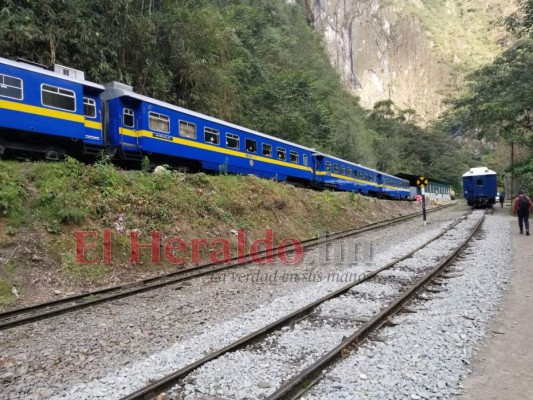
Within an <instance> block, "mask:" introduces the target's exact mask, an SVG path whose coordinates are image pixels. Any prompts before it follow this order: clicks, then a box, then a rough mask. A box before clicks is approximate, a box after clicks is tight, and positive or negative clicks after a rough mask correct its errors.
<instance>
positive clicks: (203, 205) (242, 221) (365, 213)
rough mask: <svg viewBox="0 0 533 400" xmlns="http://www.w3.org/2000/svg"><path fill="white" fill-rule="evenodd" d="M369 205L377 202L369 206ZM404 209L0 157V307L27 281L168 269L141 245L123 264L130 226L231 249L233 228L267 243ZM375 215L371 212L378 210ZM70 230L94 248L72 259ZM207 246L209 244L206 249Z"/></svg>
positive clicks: (333, 196) (238, 179)
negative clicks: (221, 242)
mask: <svg viewBox="0 0 533 400" xmlns="http://www.w3.org/2000/svg"><path fill="white" fill-rule="evenodd" d="M376 204H379V206H378V207H379V208H378V207H376ZM380 208H381V209H383V208H385V209H387V210H388V211H389V212H390V213H391V215H392V214H394V215H398V214H399V213H401V212H406V211H407V208H406V205H405V203H403V204H400V203H395V202H386V201H384V202H379V201H378V200H376V199H372V198H367V197H363V196H359V195H354V194H349V193H333V192H329V191H324V192H319V191H314V190H310V189H303V188H296V187H294V186H292V185H289V184H285V183H279V182H275V181H270V180H265V179H258V178H255V177H251V176H233V175H205V174H183V173H178V172H172V173H169V174H163V175H155V174H151V173H146V172H142V171H132V170H128V171H124V170H120V169H118V168H116V167H114V166H112V165H109V164H106V163H96V164H94V165H84V164H82V163H79V162H77V161H75V160H73V159H67V160H66V161H65V162H61V163H46V162H33V163H32V162H23V163H20V162H12V161H0V306H2V305H6V304H8V303H10V302H12V301H13V300H14V295H13V294H12V287H13V286H15V287H16V288H17V290H18V292H19V293H20V294H24V292H25V290H29V287H33V286H42V285H44V286H48V287H51V288H54V287H56V286H57V287H60V288H61V287H63V286H64V285H66V286H68V287H69V289H68V290H76V289H80V288H82V287H83V288H85V287H87V286H95V285H102V284H109V283H116V282H118V281H121V280H131V279H135V278H137V277H141V276H146V275H149V274H153V273H157V272H159V271H162V270H169V269H174V268H176V265H173V264H171V263H169V262H168V261H167V260H166V259H165V256H164V255H165V252H164V249H163V251H162V261H163V263H162V264H160V265H154V264H153V263H152V262H150V259H149V257H150V250H143V251H142V252H141V258H140V259H141V262H142V264H138V265H132V264H131V263H130V236H129V233H130V232H131V231H132V230H136V229H137V230H140V231H141V236H140V242H141V243H142V244H146V243H149V242H150V234H151V232H153V231H159V232H161V234H162V241H163V243H165V242H166V241H167V240H168V239H169V238H171V237H180V238H182V239H183V240H184V241H185V243H186V244H188V246H189V248H188V252H184V253H181V254H183V258H185V259H186V260H190V259H191V257H192V256H191V254H190V243H191V240H192V239H194V238H207V239H209V243H210V244H211V241H212V240H213V239H214V238H219V237H220V238H227V239H228V240H230V242H231V244H232V246H231V249H232V253H235V251H236V238H237V236H236V234H235V233H236V231H237V230H239V229H244V230H245V231H246V236H247V237H246V241H247V247H246V248H247V249H248V248H249V247H248V245H249V244H250V243H251V242H252V241H253V240H255V239H259V238H264V237H265V229H267V228H271V229H272V230H273V232H274V244H277V243H279V241H280V240H282V239H283V238H289V237H294V238H298V239H305V238H309V237H314V236H316V235H317V233H318V231H319V230H321V229H328V230H330V231H338V230H342V229H347V228H349V227H352V226H354V225H358V224H364V223H366V222H369V221H373V220H377V219H378V217H379V218H382V219H383V218H386V214H380V213H379V209H380ZM378 214H379V215H378ZM106 228H111V230H112V231H111V233H112V247H111V248H112V255H111V256H112V257H111V258H112V261H113V263H112V265H106V264H105V263H104V262H103V261H102V251H103V245H102V237H103V231H104V229H106ZM76 231H96V232H97V234H98V239H97V240H94V239H93V238H90V237H88V238H87V239H86V242H87V243H88V244H90V243H96V249H95V250H88V251H87V252H86V257H87V258H93V257H98V258H100V261H99V263H97V264H91V265H80V264H79V263H78V262H77V260H76V242H75V232H76ZM208 247H209V246H208ZM208 247H205V246H202V248H201V253H200V259H201V261H202V262H207V261H208V260H209V254H211V252H212V250H213V248H208Z"/></svg>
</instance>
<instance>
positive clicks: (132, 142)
mask: <svg viewBox="0 0 533 400" xmlns="http://www.w3.org/2000/svg"><path fill="white" fill-rule="evenodd" d="M102 150H104V151H106V152H109V153H111V154H113V155H114V156H115V157H116V158H118V159H121V160H141V159H142V158H143V156H145V155H148V156H149V157H150V159H151V160H153V161H157V162H163V163H167V164H170V165H179V166H186V167H190V168H191V169H193V170H204V171H218V172H228V173H236V174H252V175H256V176H260V177H264V178H272V179H277V180H281V181H289V182H294V183H299V184H304V185H307V186H312V187H319V188H329V189H333V190H342V191H351V192H357V193H362V194H367V195H373V196H378V197H387V198H392V199H407V198H408V197H409V182H408V181H407V180H405V179H400V178H398V177H395V176H393V175H389V174H386V173H384V172H380V171H377V170H374V169H371V168H367V167H364V166H362V165H359V164H356V163H353V162H349V161H346V160H342V159H340V158H337V157H334V156H331V155H328V154H323V153H320V152H317V151H316V150H314V149H311V148H308V147H305V146H301V145H298V144H296V143H291V142H288V141H285V140H282V139H279V138H276V137H273V136H269V135H266V134H263V133H260V132H256V131H253V130H250V129H247V128H244V127H241V126H238V125H234V124H231V123H229V122H226V121H222V120H219V119H216V118H212V117H209V116H207V115H203V114H200V113H197V112H194V111H190V110H187V109H184V108H181V107H177V106H174V105H171V104H168V103H165V102H162V101H159V100H156V99H152V98H149V97H146V96H142V95H140V94H137V93H135V92H133V89H132V88H131V87H130V86H127V85H124V84H121V83H117V82H112V83H109V84H106V85H100V84H97V83H93V82H89V81H86V80H85V76H84V73H83V72H81V71H78V70H74V69H71V68H67V67H63V66H59V65H54V66H53V67H52V68H50V69H49V68H46V67H44V66H40V65H36V64H32V63H28V62H18V61H11V60H7V59H4V58H0V155H2V154H4V153H5V152H10V151H14V152H16V151H24V152H28V151H30V152H37V153H42V154H44V155H45V157H46V158H47V159H52V160H57V159H60V158H61V157H63V156H65V155H66V154H74V155H76V154H79V155H95V154H98V153H100V152H101V151H102Z"/></svg>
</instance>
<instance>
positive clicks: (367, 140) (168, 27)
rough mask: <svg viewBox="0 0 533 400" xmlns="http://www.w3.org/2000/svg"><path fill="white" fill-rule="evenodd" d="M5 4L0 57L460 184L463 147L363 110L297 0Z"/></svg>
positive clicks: (10, 0) (13, 0)
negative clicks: (73, 72)
mask: <svg viewBox="0 0 533 400" xmlns="http://www.w3.org/2000/svg"><path fill="white" fill-rule="evenodd" d="M3 4H4V5H3V8H2V9H1V11H0V17H1V18H0V54H2V56H4V57H7V58H11V59H15V58H18V57H21V58H25V59H28V60H31V61H34V62H39V63H42V64H45V65H50V64H51V63H53V62H57V63H60V64H64V65H67V66H71V67H75V68H79V69H82V70H84V71H85V72H86V76H87V78H88V79H90V80H93V81H96V82H100V83H103V82H108V81H112V80H116V81H121V82H124V83H128V84H131V85H133V87H134V89H135V90H136V91H137V92H139V93H142V94H145V95H148V96H152V97H155V98H158V99H161V100H165V101H168V102H171V103H173V104H177V105H180V106H183V107H187V108H190V109H193V110H195V111H199V112H203V113H206V114H208V115H212V116H215V117H218V118H221V119H224V120H228V121H231V122H234V123H237V124H240V125H243V126H246V127H250V128H252V129H256V130H259V131H262V132H265V133H268V134H272V135H275V136H278V137H281V138H283V139H287V140H291V141H295V142H297V143H300V144H303V145H306V146H309V147H316V148H317V149H319V150H321V151H325V152H330V153H332V154H334V155H337V156H339V157H342V158H346V159H349V160H352V161H355V162H358V163H361V164H364V165H368V166H370V167H379V168H383V169H384V170H385V171H386V172H390V173H397V172H412V173H424V174H426V175H429V174H431V175H430V176H433V177H435V178H441V179H446V180H449V181H451V182H455V181H456V180H457V176H458V175H459V173H460V172H461V171H462V170H463V169H464V168H465V163H464V162H463V157H462V155H461V154H460V150H459V149H458V146H457V145H455V146H454V143H453V142H451V141H449V140H448V138H447V137H446V136H445V135H440V134H439V133H437V132H434V131H433V130H431V129H428V130H425V129H421V128H419V127H417V125H416V124H414V123H413V120H412V118H411V117H412V115H413V114H412V110H409V112H407V113H403V114H402V115H401V116H400V115H398V116H395V117H393V118H390V116H388V115H381V114H380V113H376V112H373V113H371V115H369V112H368V111H366V110H364V109H362V108H361V107H360V106H359V104H358V101H357V99H356V98H355V97H353V96H352V95H350V94H348V93H347V92H346V91H345V90H344V89H343V87H342V86H341V83H340V80H339V77H338V75H337V74H336V73H335V72H334V70H333V68H332V67H331V65H330V63H329V60H328V56H327V54H326V52H325V50H324V49H323V48H322V46H321V44H320V38H319V37H317V35H316V34H315V33H314V31H313V30H312V28H311V27H310V26H309V25H308V23H307V21H306V13H305V7H303V6H302V4H299V3H298V2H297V3H296V4H287V2H285V1H283V0H253V1H252V0H172V1H170V0H116V1H111V2H110V1H107V0H91V1H89V0H68V1H67V0H41V1H29V0H6V1H4V2H3ZM406 115H408V116H409V118H407V119H406V118H405V116H406ZM424 143H425V144H424ZM429 144H431V146H428V145H429ZM429 147H430V148H431V152H429V153H427V154H424V152H425V151H426V150H427V149H428V148H429ZM428 171H429V172H428Z"/></svg>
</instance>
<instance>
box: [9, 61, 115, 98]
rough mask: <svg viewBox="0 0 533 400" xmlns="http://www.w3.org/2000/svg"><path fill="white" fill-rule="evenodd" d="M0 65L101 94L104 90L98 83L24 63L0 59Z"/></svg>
mask: <svg viewBox="0 0 533 400" xmlns="http://www.w3.org/2000/svg"><path fill="white" fill-rule="evenodd" d="M0 64H5V65H9V66H10V67H15V68H20V69H24V70H26V71H30V72H35V73H38V74H41V75H48V76H53V77H54V78H58V79H63V80H64V81H69V82H74V83H79V84H80V85H83V86H89V87H91V88H94V89H99V90H101V91H102V92H103V91H104V90H105V87H104V86H103V85H99V84H98V83H94V82H90V81H86V80H85V79H77V78H73V77H70V76H67V75H62V74H60V73H57V72H55V71H50V70H48V69H46V68H44V67H39V66H37V65H33V64H28V63H25V62H19V61H12V60H8V59H7V58H2V57H0Z"/></svg>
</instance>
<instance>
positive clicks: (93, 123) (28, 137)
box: [0, 58, 105, 159]
mask: <svg viewBox="0 0 533 400" xmlns="http://www.w3.org/2000/svg"><path fill="white" fill-rule="evenodd" d="M53 68H54V70H48V69H46V68H44V67H43V66H39V65H34V64H30V63H26V62H16V61H11V60H7V59H4V58H0V155H1V154H3V153H4V152H5V151H31V152H39V153H44V154H45V155H46V158H48V159H58V158H60V157H61V156H63V155H64V154H65V153H66V151H67V150H69V149H73V148H74V149H76V150H77V151H81V152H83V151H87V150H89V149H90V150H91V151H96V150H95V149H103V148H104V146H105V142H104V136H103V131H102V112H101V111H102V109H101V102H100V94H101V93H102V92H103V91H104V87H103V86H102V85H98V84H96V83H93V82H88V81H86V80H85V79H84V75H83V72H81V71H77V70H73V69H70V68H66V67H62V66H59V65H55V66H54V67H53Z"/></svg>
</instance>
